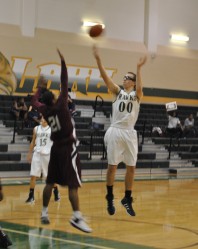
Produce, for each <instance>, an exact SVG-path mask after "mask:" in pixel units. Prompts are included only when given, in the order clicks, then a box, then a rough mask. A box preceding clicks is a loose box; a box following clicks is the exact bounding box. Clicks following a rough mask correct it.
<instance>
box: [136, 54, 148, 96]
mask: <svg viewBox="0 0 198 249" xmlns="http://www.w3.org/2000/svg"><path fill="white" fill-rule="evenodd" d="M146 61H147V56H146V55H145V56H144V57H142V58H140V60H139V62H138V64H137V80H136V92H137V96H138V98H139V99H141V98H142V96H143V91H142V88H143V85H142V76H141V68H142V66H143V65H145V64H146Z"/></svg>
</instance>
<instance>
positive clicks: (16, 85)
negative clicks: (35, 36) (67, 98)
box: [0, 53, 117, 100]
mask: <svg viewBox="0 0 198 249" xmlns="http://www.w3.org/2000/svg"><path fill="white" fill-rule="evenodd" d="M31 62H32V59H30V58H29V59H27V58H21V57H12V65H10V63H9V61H8V60H7V58H6V57H5V56H4V55H3V54H2V53H0V94H4V95H27V94H33V93H34V92H35V91H36V89H37V84H38V79H39V77H40V75H43V76H44V77H45V78H46V79H47V80H48V84H47V88H48V89H50V90H52V91H54V92H55V93H56V92H57V93H58V92H59V88H60V73H61V66H60V64H58V63H46V64H40V65H37V66H36V67H37V70H38V74H37V75H34V76H32V75H27V74H26V71H27V68H28V65H29V64H30V63H31ZM67 68H68V77H69V88H70V89H71V92H73V93H74V95H75V96H76V98H80V99H83V98H85V99H90V100H92V99H95V97H96V96H97V95H98V94H99V95H100V96H101V97H103V98H104V99H110V98H111V95H110V93H109V91H108V89H107V87H106V85H105V84H104V82H103V80H102V78H101V77H100V72H99V70H98V68H94V67H86V66H77V65H67ZM106 72H107V74H108V76H109V77H111V78H112V77H113V76H114V74H115V73H116V72H117V70H116V69H106Z"/></svg>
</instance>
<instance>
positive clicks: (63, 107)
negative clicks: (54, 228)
mask: <svg viewBox="0 0 198 249" xmlns="http://www.w3.org/2000/svg"><path fill="white" fill-rule="evenodd" d="M57 51H58V54H59V56H60V59H61V92H60V95H59V97H58V99H57V98H56V97H55V95H54V94H53V93H52V92H51V91H48V90H47V89H46V85H47V84H46V80H45V78H44V77H43V76H42V77H41V78H40V79H39V81H40V82H39V85H40V86H39V89H38V91H37V93H36V94H35V95H34V96H33V98H32V105H33V106H34V107H36V108H37V109H38V111H39V112H41V113H42V115H43V116H44V118H45V120H47V122H48V124H49V125H50V127H51V140H52V141H53V145H52V148H51V154H50V162H49V169H48V176H47V179H46V186H45V188H44V190H43V209H42V214H41V222H42V224H49V223H50V221H49V218H48V205H49V201H50V197H51V193H52V189H53V184H54V183H57V184H59V185H62V186H68V190H69V200H70V203H71V206H72V209H73V217H72V218H71V220H70V223H71V225H73V226H74V227H76V228H77V229H80V230H81V231H83V232H87V233H90V232H91V231H92V229H91V228H90V227H89V226H88V225H87V224H86V222H85V221H84V219H83V217H82V214H81V212H80V209H79V197H78V188H79V187H80V186H81V168H80V159H79V154H78V151H77V145H78V140H77V138H76V133H75V127H74V122H73V120H72V117H71V115H70V111H69V108H68V104H67V98H68V74H67V67H66V64H65V60H64V57H63V55H62V54H61V53H60V51H59V50H57Z"/></svg>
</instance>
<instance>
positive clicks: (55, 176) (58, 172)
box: [46, 142, 81, 188]
mask: <svg viewBox="0 0 198 249" xmlns="http://www.w3.org/2000/svg"><path fill="white" fill-rule="evenodd" d="M46 183H47V184H54V183H57V184H59V185H62V186H68V187H70V188H78V187H80V186H81V167H80V158H79V154H78V151H77V147H76V144H75V142H73V143H72V142H71V143H64V142H63V143H60V142H54V143H53V145H52V148H51V154H50V161H49V168H48V175H47V179H46Z"/></svg>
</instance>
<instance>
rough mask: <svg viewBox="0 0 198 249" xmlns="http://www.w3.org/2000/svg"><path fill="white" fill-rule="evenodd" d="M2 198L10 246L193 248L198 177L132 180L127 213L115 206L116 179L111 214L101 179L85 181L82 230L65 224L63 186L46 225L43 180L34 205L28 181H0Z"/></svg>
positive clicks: (119, 191) (0, 211) (0, 212)
mask: <svg viewBox="0 0 198 249" xmlns="http://www.w3.org/2000/svg"><path fill="white" fill-rule="evenodd" d="M3 182H4V184H5V186H4V192H5V199H4V201H2V202H1V204H0V220H1V225H2V227H3V228H4V231H5V232H6V233H7V234H8V235H9V236H10V238H11V239H12V241H13V246H11V247H10V248H11V249H16V248H17V249H23V248H24V249H28V248H30V249H41V248H42V249H44V248H55V249H56V248H58V249H63V248H70V249H73V248H84V249H85V248H86V249H90V248H100V249H113V248H132V249H133V248H139V249H143V248H144V249H145V248H161V249H162V248H163V249H169V248H170V249H183V248H192V249H196V248H198V179H166V180H152V179H148V180H136V181H135V189H134V199H135V202H134V204H133V206H134V209H135V211H136V213H137V216H136V217H130V216H128V215H127V214H126V212H125V209H124V208H123V207H122V206H121V205H120V200H121V198H122V197H123V192H124V183H123V181H116V182H115V193H114V194H115V206H116V213H115V215H114V216H109V215H108V214H107V211H106V201H105V198H104V197H105V192H106V189H105V182H104V181H97V182H86V183H85V182H84V183H83V187H82V188H81V189H80V190H79V195H80V201H81V210H82V212H83V213H84V215H85V216H86V219H87V221H88V222H89V224H90V226H91V227H92V228H93V233H91V234H84V233H82V232H80V231H78V230H76V229H75V228H73V227H72V226H71V225H70V224H69V219H70V216H71V214H72V211H71V207H70V204H69V201H68V194H67V189H65V188H60V193H61V201H60V202H59V203H55V202H54V200H53V198H52V199H51V201H50V206H49V217H50V221H51V224H50V225H45V226H44V225H41V224H40V213H41V208H42V205H41V201H42V190H43V186H44V184H43V183H38V184H37V186H36V189H35V198H36V202H35V205H27V204H25V200H26V198H27V196H28V190H29V186H28V185H27V181H26V182H24V181H23V180H16V179H15V180H13V179H12V180H10V179H4V181H3Z"/></svg>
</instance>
